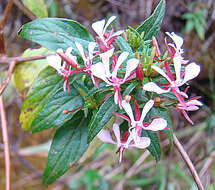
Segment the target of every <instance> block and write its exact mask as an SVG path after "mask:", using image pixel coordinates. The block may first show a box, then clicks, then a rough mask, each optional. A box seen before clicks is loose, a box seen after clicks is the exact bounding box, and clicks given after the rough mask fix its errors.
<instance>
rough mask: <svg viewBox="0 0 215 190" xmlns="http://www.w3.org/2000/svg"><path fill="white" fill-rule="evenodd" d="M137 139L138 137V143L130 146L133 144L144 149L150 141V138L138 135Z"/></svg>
mask: <svg viewBox="0 0 215 190" xmlns="http://www.w3.org/2000/svg"><path fill="white" fill-rule="evenodd" d="M139 139H140V140H139V143H136V144H134V145H131V146H135V147H136V148H140V149H144V148H147V147H148V146H149V145H150V143H151V140H150V138H148V137H140V138H139Z"/></svg>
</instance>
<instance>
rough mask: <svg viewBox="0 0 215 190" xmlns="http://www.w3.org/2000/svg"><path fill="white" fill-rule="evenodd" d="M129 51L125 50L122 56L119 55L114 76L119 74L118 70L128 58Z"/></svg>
mask: <svg viewBox="0 0 215 190" xmlns="http://www.w3.org/2000/svg"><path fill="white" fill-rule="evenodd" d="M128 55H129V53H128V52H123V53H121V54H120V56H119V57H118V60H117V63H116V66H115V68H114V70H113V73H112V76H113V77H116V75H117V71H118V69H119V67H120V66H121V65H122V63H123V62H124V61H125V60H126V59H127V57H128Z"/></svg>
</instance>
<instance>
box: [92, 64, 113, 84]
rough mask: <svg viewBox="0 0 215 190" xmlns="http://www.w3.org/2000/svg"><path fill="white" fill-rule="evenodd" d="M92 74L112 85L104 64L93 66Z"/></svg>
mask: <svg viewBox="0 0 215 190" xmlns="http://www.w3.org/2000/svg"><path fill="white" fill-rule="evenodd" d="M91 72H92V74H93V75H94V76H96V77H98V78H100V79H102V80H103V81H105V82H106V83H107V84H110V82H109V81H108V80H107V78H106V74H105V68H104V64H103V63H101V62H99V63H96V64H94V65H92V66H91Z"/></svg>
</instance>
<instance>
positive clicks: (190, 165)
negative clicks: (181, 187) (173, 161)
mask: <svg viewBox="0 0 215 190" xmlns="http://www.w3.org/2000/svg"><path fill="white" fill-rule="evenodd" d="M173 142H174V144H175V146H176V148H177V150H178V151H179V152H180V154H181V156H182V158H183V159H184V161H185V163H186V164H187V166H188V168H189V170H190V173H191V174H192V176H193V179H194V181H195V183H196V185H197V187H198V189H199V190H204V187H203V185H202V182H201V180H200V178H199V175H198V173H197V172H196V169H195V167H194V165H193V163H192V161H191V160H190V158H189V156H188V154H187V153H186V151H185V150H184V148H183V146H182V145H181V143H180V142H179V140H178V138H177V137H176V136H175V134H173Z"/></svg>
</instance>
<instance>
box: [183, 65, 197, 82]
mask: <svg viewBox="0 0 215 190" xmlns="http://www.w3.org/2000/svg"><path fill="white" fill-rule="evenodd" d="M200 70H201V69H200V65H197V64H196V63H194V62H193V63H190V64H189V65H187V66H186V67H185V76H184V80H183V82H182V84H184V83H186V82H187V81H189V80H191V79H194V78H195V77H197V76H198V75H199V73H200Z"/></svg>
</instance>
